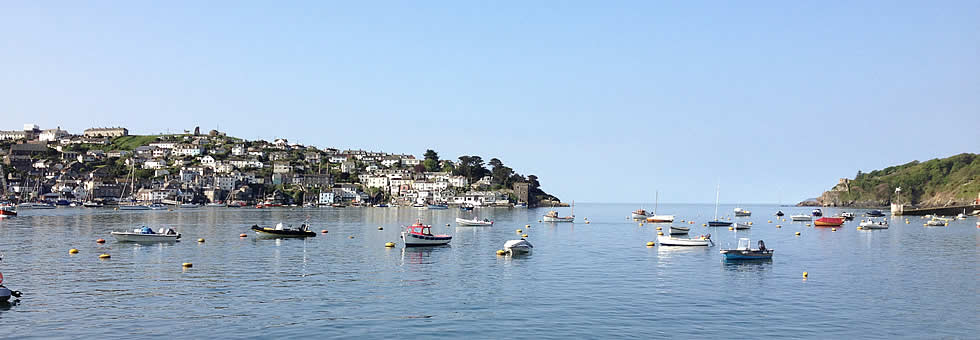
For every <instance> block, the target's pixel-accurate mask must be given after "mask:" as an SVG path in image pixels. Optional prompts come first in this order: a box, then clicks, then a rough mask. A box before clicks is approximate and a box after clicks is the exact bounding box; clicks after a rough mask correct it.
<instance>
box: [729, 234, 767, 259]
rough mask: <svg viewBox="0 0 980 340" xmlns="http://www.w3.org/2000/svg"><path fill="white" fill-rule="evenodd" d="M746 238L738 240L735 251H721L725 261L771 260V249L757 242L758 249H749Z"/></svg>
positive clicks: (748, 241)
mask: <svg viewBox="0 0 980 340" xmlns="http://www.w3.org/2000/svg"><path fill="white" fill-rule="evenodd" d="M750 243H751V241H750V240H749V239H748V238H740V239H738V246H737V247H735V249H722V250H721V254H722V255H724V256H725V260H772V253H773V250H772V249H768V248H766V243H765V242H762V240H759V248H757V249H751V248H749V244H750Z"/></svg>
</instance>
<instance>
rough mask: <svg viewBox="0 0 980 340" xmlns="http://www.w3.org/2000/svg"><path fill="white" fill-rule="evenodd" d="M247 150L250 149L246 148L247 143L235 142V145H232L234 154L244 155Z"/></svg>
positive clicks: (232, 153)
mask: <svg viewBox="0 0 980 340" xmlns="http://www.w3.org/2000/svg"><path fill="white" fill-rule="evenodd" d="M247 152H248V149H246V148H245V144H235V146H232V147H231V155H232V156H244V155H245V153H247Z"/></svg>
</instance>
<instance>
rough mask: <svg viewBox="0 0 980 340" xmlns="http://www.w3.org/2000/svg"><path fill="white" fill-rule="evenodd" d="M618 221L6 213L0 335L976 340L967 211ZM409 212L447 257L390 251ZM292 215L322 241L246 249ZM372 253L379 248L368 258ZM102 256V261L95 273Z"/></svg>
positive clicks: (598, 214)
mask: <svg viewBox="0 0 980 340" xmlns="http://www.w3.org/2000/svg"><path fill="white" fill-rule="evenodd" d="M638 207H639V206H638V205H628V204H578V205H576V207H575V215H576V216H577V219H576V223H574V224H572V223H539V222H538V220H539V219H540V218H541V215H542V214H544V213H545V212H546V211H547V210H548V209H507V208H483V209H476V210H475V211H473V212H462V211H459V210H458V209H449V210H418V209H413V208H319V209H312V208H274V209H249V208H243V209H230V208H198V209H178V210H176V211H113V210H111V209H85V208H59V209H54V210H22V211H21V212H20V216H18V217H16V218H12V219H7V220H0V251H2V252H3V253H4V257H3V261H2V262H0V272H3V274H4V279H5V280H4V284H5V285H6V286H7V287H9V288H11V289H15V290H21V291H23V293H24V296H23V297H22V298H21V299H20V303H19V304H17V305H14V306H6V307H3V308H2V309H0V322H2V324H3V325H4V326H3V329H4V332H2V334H0V337H6V338H20V339H26V338H45V339H47V338H106V337H112V338H137V337H167V338H196V339H197V338H208V337H216V338H228V337H235V338H239V337H244V338H267V337H268V338H280V337H317V338H325V337H342V338H388V337H408V338H464V337H465V338H478V339H483V338H533V339H562V338H564V339H567V338H599V337H602V338H609V337H630V338H634V337H675V338H721V337H743V338H748V337H763V338H770V337H779V338H786V337H794V338H946V337H952V338H974V337H975V336H976V334H978V331H980V329H978V323H977V322H976V321H977V319H976V318H977V315H978V314H977V306H978V305H980V303H978V302H980V301H978V295H977V275H978V274H977V273H978V272H977V268H978V267H977V259H978V257H977V242H978V237H980V229H977V228H976V227H975V223H976V217H970V218H969V219H967V220H961V221H953V222H951V223H950V224H949V226H948V227H923V225H922V224H923V223H924V221H923V220H921V219H920V218H919V217H918V216H908V217H894V218H890V220H891V228H890V229H887V230H873V231H861V230H856V227H857V225H858V223H859V221H860V220H861V219H862V216H861V214H863V212H864V211H865V210H859V209H845V210H847V211H851V212H855V213H858V214H859V216H858V217H857V218H856V219H855V221H849V222H847V223H846V224H845V225H844V226H842V227H840V228H838V229H837V231H832V230H831V228H815V227H807V226H805V225H804V223H807V222H802V223H801V222H790V221H789V215H792V214H796V213H801V212H802V213H809V211H810V209H809V208H795V207H777V206H772V205H768V206H762V205H755V206H754V205H743V206H742V208H746V209H749V210H751V211H752V216H751V217H747V218H737V219H736V218H733V220H739V221H752V222H753V227H752V228H751V229H750V230H748V231H738V232H737V233H736V232H733V231H728V230H727V228H708V227H702V226H701V224H702V223H705V222H706V221H707V220H709V219H710V218H711V217H712V215H713V210H714V206H713V205H710V204H705V205H681V204H661V205H660V210H659V211H658V213H661V214H673V215H676V218H677V221H675V223H674V225H684V226H689V227H691V236H692V237H696V236H698V235H700V234H707V233H711V235H712V239H713V240H714V242H715V243H716V246H714V247H709V248H678V247H663V246H660V245H657V246H655V247H646V246H645V244H646V242H648V241H653V240H656V232H657V231H656V228H657V227H658V226H659V227H662V228H663V229H664V231H666V230H667V226H668V225H669V224H650V223H644V224H643V225H642V226H641V225H640V224H639V223H637V222H634V221H631V220H628V219H627V217H628V215H629V213H630V211H632V210H635V209H636V208H638ZM648 208H649V207H648ZM732 208H734V206H731V205H728V206H722V207H721V211H723V212H725V213H726V214H727V215H730V214H731V211H732ZM558 210H560V211H561V215H562V216H564V215H567V214H568V213H569V209H568V208H560V209H558ZM777 210H782V211H783V212H785V213H786V216H785V217H784V218H785V219H786V221H782V220H777V219H776V217H774V216H773V214H774V213H775V212H776V211H777ZM823 210H824V213H825V216H830V215H833V214H835V213H836V212H838V211H839V210H837V209H828V208H824V209H823ZM474 215H475V216H479V217H487V218H491V219H493V220H495V221H496V223H495V224H494V226H493V227H489V228H486V227H459V228H457V227H455V222H454V219H455V218H456V217H467V218H469V217H472V216H474ZM417 217H421V218H422V219H423V221H424V222H426V223H429V224H432V225H433V226H434V228H433V229H434V231H435V232H440V233H441V232H448V233H450V234H452V235H453V236H454V239H453V241H452V243H451V245H450V246H447V247H439V248H428V249H405V248H404V247H403V246H402V244H401V243H400V242H399V237H398V233H399V232H400V231H401V229H402V228H401V226H403V225H407V224H411V223H412V222H414V220H415V219H416V218H417ZM584 218H588V220H589V221H590V223H588V224H586V223H585V222H584V221H585V220H584ZM906 218H908V219H909V221H910V222H909V224H906V223H905V219H906ZM305 220H309V221H310V223H312V225H313V229H314V230H316V231H317V232H319V231H320V230H321V229H326V230H328V231H329V233H327V234H318V236H317V237H313V238H308V239H285V240H264V239H257V238H256V237H254V236H255V235H254V234H253V233H252V232H250V231H248V227H249V226H251V225H252V224H255V223H259V224H262V225H274V224H275V223H277V222H280V221H283V222H286V223H287V224H294V225H298V224H300V223H302V222H303V221H305ZM680 220H685V221H691V220H693V221H694V222H695V224H693V225H691V224H687V223H681V222H680ZM769 220H772V223H768V221H769ZM447 223H449V224H452V225H453V226H454V227H446V224H447ZM527 224H530V225H531V228H526V227H525V225H527ZM777 224H778V225H781V226H782V227H781V228H776V225H777ZM141 225H147V226H151V227H154V228H158V227H161V226H168V227H175V228H176V229H177V230H178V231H180V232H181V233H182V234H183V240H182V241H181V242H179V243H176V244H157V245H137V244H128V243H117V242H116V241H115V240H114V239H113V238H112V237H111V236H110V235H109V232H110V231H112V230H127V229H133V228H136V227H138V226H141ZM379 226H380V227H383V230H378V227H379ZM516 229H522V233H526V234H528V240H529V241H531V242H532V243H533V244H534V247H535V248H534V253H533V254H532V255H530V256H526V257H508V256H497V255H495V254H494V252H495V251H496V250H497V249H500V248H501V247H502V245H503V243H504V242H505V241H507V240H510V239H516V238H519V237H520V235H519V234H518V233H516ZM796 232H800V235H799V236H796V235H795V233H796ZM240 233H248V237H247V238H240V237H239V234H240ZM736 235H737V236H736ZM737 237H750V238H751V239H752V240H753V244H755V240H758V239H763V240H765V242H766V245H767V246H768V247H769V248H771V249H775V256H774V258H773V260H771V261H764V262H749V263H725V262H724V261H723V260H722V257H721V255H720V254H719V253H718V250H719V249H721V248H724V247H726V246H730V245H734V243H735V240H736V238H737ZM98 238H104V239H106V240H107V242H106V243H105V244H96V242H95V240H96V239H98ZM198 238H204V239H205V240H206V242H204V243H198V242H196V240H197V239H198ZM389 241H390V242H396V243H397V244H398V246H397V247H395V248H385V247H384V243H385V242H389ZM71 248H77V249H79V250H80V252H79V253H78V254H74V255H70V254H68V250H69V249H71ZM102 253H109V254H111V256H112V257H111V258H110V259H107V260H100V259H99V258H98V255H99V254H102ZM184 262H191V263H193V267H192V268H182V267H181V263H184ZM804 271H806V272H808V273H809V276H808V278H807V279H804V278H803V277H802V273H803V272H804Z"/></svg>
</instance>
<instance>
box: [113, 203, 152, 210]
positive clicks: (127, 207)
mask: <svg viewBox="0 0 980 340" xmlns="http://www.w3.org/2000/svg"><path fill="white" fill-rule="evenodd" d="M119 210H150V207H149V206H147V205H142V204H125V205H120V206H119Z"/></svg>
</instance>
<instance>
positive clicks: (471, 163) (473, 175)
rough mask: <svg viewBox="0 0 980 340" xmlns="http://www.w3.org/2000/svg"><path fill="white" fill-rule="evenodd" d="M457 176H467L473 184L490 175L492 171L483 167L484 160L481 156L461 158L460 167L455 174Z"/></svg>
mask: <svg viewBox="0 0 980 340" xmlns="http://www.w3.org/2000/svg"><path fill="white" fill-rule="evenodd" d="M453 174H454V175H457V176H466V179H468V180H469V181H470V182H471V183H472V182H476V181H478V180H480V178H483V176H486V175H489V174H490V170H487V168H485V167H484V166H483V158H481V157H480V156H459V166H458V167H456V171H455V172H453Z"/></svg>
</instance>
